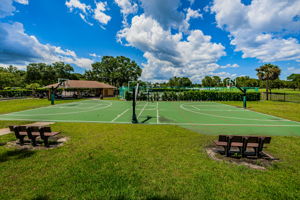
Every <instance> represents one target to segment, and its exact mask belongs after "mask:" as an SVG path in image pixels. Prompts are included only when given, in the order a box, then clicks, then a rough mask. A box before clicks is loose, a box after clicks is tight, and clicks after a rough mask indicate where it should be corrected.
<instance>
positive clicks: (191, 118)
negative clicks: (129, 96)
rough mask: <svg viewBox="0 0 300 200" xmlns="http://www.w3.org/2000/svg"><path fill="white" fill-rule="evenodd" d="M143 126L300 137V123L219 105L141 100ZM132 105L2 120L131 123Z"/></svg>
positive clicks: (60, 108)
mask: <svg viewBox="0 0 300 200" xmlns="http://www.w3.org/2000/svg"><path fill="white" fill-rule="evenodd" d="M136 116H137V118H138V121H139V123H140V124H149V125H156V124H160V125H167V124H170V125H178V126H181V127H185V128H188V129H191V130H194V131H197V132H200V133H203V134H211V135H217V134H236V135H286V136H293V135H294V136H300V123H299V122H294V121H290V120H286V119H283V118H279V117H275V116H271V115H266V114H262V113H258V112H254V111H250V110H247V109H243V108H237V107H234V106H230V105H225V104H221V103H217V102H147V101H139V102H138V103H137V106H136ZM131 119H132V102H128V101H105V100H84V101H79V102H72V103H66V104H58V105H53V106H47V107H41V108H36V109H31V110H25V111H20V112H14V113H8V114H3V115H0V120H22V121H47V122H91V123H116V124H118V123H119V124H131ZM149 128H151V127H150V126H149Z"/></svg>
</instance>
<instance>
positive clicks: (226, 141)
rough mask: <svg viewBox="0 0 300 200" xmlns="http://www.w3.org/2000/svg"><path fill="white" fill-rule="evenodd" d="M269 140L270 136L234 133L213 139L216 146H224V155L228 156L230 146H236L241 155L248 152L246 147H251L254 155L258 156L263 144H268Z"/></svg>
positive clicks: (245, 154)
mask: <svg viewBox="0 0 300 200" xmlns="http://www.w3.org/2000/svg"><path fill="white" fill-rule="evenodd" d="M270 142H271V137H265V136H236V135H219V138H218V140H217V141H214V143H215V144H216V145H217V146H221V147H223V148H224V152H225V155H226V156H230V153H231V151H230V150H231V148H232V147H237V148H238V149H239V152H240V154H241V155H242V156H243V157H245V156H247V155H249V154H250V153H249V152H247V149H248V148H253V149H254V154H255V156H256V157H260V156H261V154H262V151H263V148H264V144H270Z"/></svg>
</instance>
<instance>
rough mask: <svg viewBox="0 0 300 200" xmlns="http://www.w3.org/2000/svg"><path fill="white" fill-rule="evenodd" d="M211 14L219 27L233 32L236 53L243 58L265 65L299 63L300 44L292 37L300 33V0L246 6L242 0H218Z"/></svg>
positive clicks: (262, 1)
mask: <svg viewBox="0 0 300 200" xmlns="http://www.w3.org/2000/svg"><path fill="white" fill-rule="evenodd" d="M211 11H212V12H213V13H215V14H216V17H215V18H216V21H217V26H218V27H219V28H223V29H225V30H227V31H229V32H230V38H231V44H232V45H235V46H236V49H235V51H242V52H243V58H248V57H252V58H258V59H260V60H262V61H264V62H273V61H283V60H299V59H300V44H299V41H298V40H297V39H296V38H293V37H291V36H289V34H293V33H298V32H299V31H300V20H297V16H300V1H299V0H290V1H285V0H278V1H273V0H253V1H252V2H251V4H250V5H244V4H243V3H241V1H240V0H215V1H214V4H213V6H212V7H211Z"/></svg>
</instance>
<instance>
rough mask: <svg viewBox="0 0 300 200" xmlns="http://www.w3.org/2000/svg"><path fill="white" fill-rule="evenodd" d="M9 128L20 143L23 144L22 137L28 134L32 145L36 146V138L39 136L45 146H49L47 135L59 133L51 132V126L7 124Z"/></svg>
mask: <svg viewBox="0 0 300 200" xmlns="http://www.w3.org/2000/svg"><path fill="white" fill-rule="evenodd" d="M9 129H10V131H12V132H14V133H15V136H16V138H17V139H19V142H20V144H21V145H24V138H25V137H26V136H28V138H29V139H30V140H31V143H32V145H33V146H36V138H37V137H40V138H41V139H42V140H43V142H44V144H45V146H46V147H49V141H48V140H49V137H52V136H55V135H58V134H59V132H52V131H51V127H43V126H9Z"/></svg>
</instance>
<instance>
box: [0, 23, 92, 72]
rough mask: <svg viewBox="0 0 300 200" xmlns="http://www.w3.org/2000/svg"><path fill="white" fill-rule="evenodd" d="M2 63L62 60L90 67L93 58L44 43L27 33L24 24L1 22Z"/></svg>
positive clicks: (17, 63)
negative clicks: (83, 56)
mask: <svg viewBox="0 0 300 200" xmlns="http://www.w3.org/2000/svg"><path fill="white" fill-rule="evenodd" d="M0 52H1V54H0V63H1V64H14V65H20V66H22V65H26V64H28V63H30V62H46V63H52V62H56V61H62V62H66V63H70V64H75V65H77V66H79V67H83V68H87V69H89V68H90V67H91V66H90V65H91V64H92V63H93V60H91V59H87V58H80V57H78V56H77V55H76V53H75V52H74V51H71V50H68V49H62V48H61V47H57V46H53V45H50V44H42V43H40V42H39V41H38V39H37V38H36V37H35V36H32V35H28V34H26V33H25V30H24V27H23V24H21V23H18V22H15V23H13V24H8V23H0Z"/></svg>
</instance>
